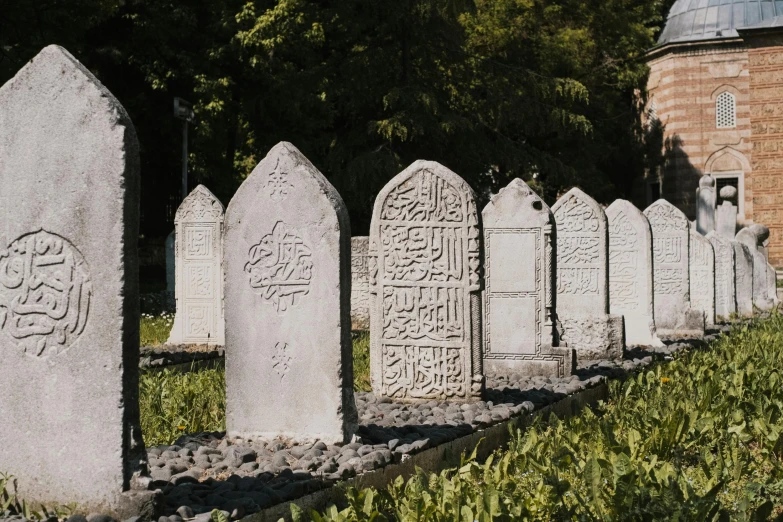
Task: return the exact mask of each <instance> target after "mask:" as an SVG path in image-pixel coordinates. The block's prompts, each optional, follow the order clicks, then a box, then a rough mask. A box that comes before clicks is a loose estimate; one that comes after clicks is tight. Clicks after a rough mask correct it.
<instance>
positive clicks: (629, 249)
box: [606, 199, 663, 346]
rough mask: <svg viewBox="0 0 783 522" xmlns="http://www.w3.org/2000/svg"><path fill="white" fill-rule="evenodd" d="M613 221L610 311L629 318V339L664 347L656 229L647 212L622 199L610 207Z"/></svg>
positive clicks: (610, 242) (631, 343) (610, 227)
mask: <svg viewBox="0 0 783 522" xmlns="http://www.w3.org/2000/svg"><path fill="white" fill-rule="evenodd" d="M606 217H607V219H608V220H609V312H610V313H611V314H613V315H621V316H623V317H624V320H625V342H626V344H628V345H637V346H662V345H663V343H662V342H661V340H660V339H658V335H657V334H656V333H655V312H654V307H653V274H652V232H651V231H650V223H649V222H648V221H647V218H646V217H644V214H642V212H641V211H640V210H639V209H638V208H636V207H635V206H634V205H633V204H632V203H631V202H629V201H625V200H624V199H618V200H616V201H615V202H614V203H612V204H611V205H609V208H607V209H606Z"/></svg>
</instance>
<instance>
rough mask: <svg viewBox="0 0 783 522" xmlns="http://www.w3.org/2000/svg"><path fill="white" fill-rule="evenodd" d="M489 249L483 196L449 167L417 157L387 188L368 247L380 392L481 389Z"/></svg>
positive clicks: (475, 394)
mask: <svg viewBox="0 0 783 522" xmlns="http://www.w3.org/2000/svg"><path fill="white" fill-rule="evenodd" d="M480 252H481V226H480V223H479V217H478V213H477V211H476V202H475V195H474V193H473V190H472V189H471V188H470V186H469V185H468V184H467V183H466V182H465V181H464V180H463V179H462V178H460V177H459V176H458V175H457V174H455V173H454V172H452V171H450V170H449V169H447V168H446V167H444V166H442V165H440V164H438V163H435V162H431V161H417V162H415V163H413V164H412V165H411V166H410V167H408V168H407V169H405V170H404V171H402V172H401V173H400V174H398V175H397V176H396V177H394V178H393V179H392V180H391V181H389V183H387V184H386V186H385V187H384V188H383V190H381V192H380V194H378V197H377V198H376V199H375V207H374V208H373V214H372V224H371V227H370V252H369V266H370V299H371V302H370V344H371V348H370V364H371V380H372V387H373V391H374V392H375V394H376V395H377V396H379V397H390V398H393V399H394V400H396V401H417V400H428V401H429V400H446V399H449V400H453V401H468V400H473V399H478V398H479V397H480V396H481V393H482V390H483V385H484V378H483V373H482V357H481V322H480V321H481V272H480V270H481V257H480Z"/></svg>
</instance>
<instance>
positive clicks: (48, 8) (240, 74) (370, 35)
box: [0, 0, 671, 235]
mask: <svg viewBox="0 0 783 522" xmlns="http://www.w3.org/2000/svg"><path fill="white" fill-rule="evenodd" d="M670 4H671V0H655V1H652V2H651V1H645V0H396V1H394V2H391V1H373V2H368V1H366V0H340V1H338V0H249V1H248V0H177V1H173V0H160V1H156V2H145V1H143V0H68V1H66V0H35V1H31V2H17V1H16V0H0V82H4V81H6V80H7V79H8V78H10V77H11V76H12V75H13V74H15V72H16V71H17V70H18V69H19V68H20V67H21V66H22V65H23V64H24V63H25V62H26V61H27V60H28V59H30V58H31V57H32V56H34V55H35V54H36V53H37V52H38V51H39V50H40V49H41V48H42V47H43V46H45V45H48V44H50V43H57V44H61V45H63V46H65V47H66V48H68V49H69V50H70V51H71V52H73V53H74V54H75V55H76V56H77V58H79V59H80V60H81V61H83V62H84V63H85V65H87V66H88V67H89V68H90V69H91V70H93V71H94V72H95V73H96V75H97V76H98V77H99V78H100V79H101V80H102V81H103V82H104V83H105V84H106V85H107V87H109V89H110V90H111V91H112V92H113V93H114V94H115V95H116V96H117V97H118V98H119V99H120V101H121V102H122V103H123V104H124V105H125V107H126V108H127V109H128V111H129V113H130V114H131V117H132V119H133V121H134V123H135V125H136V128H137V132H138V134H139V138H140V141H141V146H142V148H141V151H142V169H143V170H142V180H143V181H142V183H143V190H144V191H143V194H144V199H143V202H142V215H143V222H142V226H143V230H144V231H145V232H146V233H148V234H153V235H154V234H158V235H164V234H165V233H166V232H167V230H168V227H169V226H170V225H169V224H168V223H166V219H165V217H166V216H165V214H166V211H167V210H166V207H167V206H168V207H169V212H170V209H171V208H172V207H174V206H176V204H177V203H178V197H179V194H178V190H179V188H178V187H179V172H180V164H179V161H180V143H181V133H180V126H181V122H179V121H178V120H176V119H174V118H173V115H172V100H173V97H174V96H180V97H183V98H185V99H187V100H189V101H191V102H192V103H193V105H194V109H195V112H196V121H195V123H194V125H193V126H192V128H191V133H190V136H191V139H190V155H189V158H190V164H191V180H192V181H191V184H195V183H196V182H201V183H205V184H206V185H208V186H209V188H210V189H212V190H213V191H214V192H215V193H216V194H217V195H218V196H219V197H220V198H221V199H222V200H223V201H224V202H227V201H228V200H229V199H230V197H231V196H232V194H233V192H234V191H235V190H236V188H237V187H238V185H239V183H241V181H242V179H244V178H245V177H246V176H247V175H248V174H249V173H250V172H251V171H252V169H253V167H254V166H255V165H256V164H257V163H258V161H259V160H260V159H261V158H262V157H263V156H264V155H265V153H266V151H267V150H269V149H270V148H271V147H272V146H273V145H274V144H275V143H277V142H278V141H281V140H286V141H291V142H293V143H294V144H295V145H296V146H297V147H299V148H300V149H301V150H302V151H303V152H304V153H305V154H306V155H307V156H308V157H309V158H310V159H311V160H312V161H313V162H314V164H315V165H316V166H318V167H319V168H320V169H321V170H322V171H323V172H324V174H326V176H327V177H328V178H330V180H331V181H332V183H333V184H334V185H335V186H336V187H337V188H338V190H339V191H340V192H341V194H342V195H343V198H344V199H345V201H346V203H347V205H348V207H349V210H350V212H351V219H352V224H353V232H354V234H355V235H357V234H362V233H366V231H367V228H368V225H369V216H370V212H371V208H372V203H373V201H374V198H375V195H376V194H377V193H378V191H379V190H380V189H381V187H382V186H383V185H384V184H385V183H386V182H387V181H388V180H389V179H390V178H391V177H392V176H394V175H395V174H396V173H397V172H399V171H400V170H402V169H403V168H405V167H406V166H407V165H408V164H410V163H411V162H412V161H414V160H416V159H430V160H435V161H439V162H441V163H443V164H444V165H446V166H448V167H449V168H451V169H452V170H454V171H456V172H457V173H459V174H460V175H462V176H463V177H464V178H466V179H467V180H468V182H469V183H470V184H471V185H472V186H473V187H474V188H475V189H477V191H478V192H479V194H480V196H481V197H483V198H487V197H488V196H489V195H490V194H491V193H492V192H495V191H497V190H498V189H499V188H500V187H502V186H504V185H505V184H506V183H507V182H508V181H509V180H510V179H512V178H514V177H521V178H523V179H525V180H526V181H528V182H530V183H532V184H533V185H534V186H535V187H536V189H537V190H539V191H540V192H542V194H543V195H544V196H545V197H546V199H547V200H549V201H550V202H552V201H553V200H554V199H555V198H556V196H557V195H558V194H559V193H560V192H562V191H563V190H564V189H567V188H568V187H570V186H573V185H581V186H583V187H584V188H586V189H588V190H589V192H590V193H591V194H593V195H595V196H596V197H597V198H598V199H599V200H604V201H610V200H611V199H612V198H614V197H622V196H625V197H629V196H631V194H632V191H633V187H634V181H635V180H637V179H638V178H639V176H641V175H642V173H643V172H644V169H645V167H646V166H647V164H648V162H649V161H650V159H649V157H650V150H651V149H650V147H649V146H646V140H645V129H644V127H643V126H642V118H640V112H641V110H642V109H641V107H642V106H643V101H644V86H645V82H646V74H647V68H646V65H645V64H644V60H643V57H644V52H645V50H647V49H648V48H650V47H652V46H653V45H654V37H655V35H656V33H657V32H658V31H659V30H660V26H661V22H662V16H661V15H662V14H663V13H665V12H666V10H667V9H668V7H669V5H670ZM640 95H641V96H640ZM640 100H641V101H640Z"/></svg>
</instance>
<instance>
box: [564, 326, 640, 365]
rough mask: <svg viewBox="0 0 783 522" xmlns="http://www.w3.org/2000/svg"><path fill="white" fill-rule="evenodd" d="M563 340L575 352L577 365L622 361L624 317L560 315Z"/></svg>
mask: <svg viewBox="0 0 783 522" xmlns="http://www.w3.org/2000/svg"><path fill="white" fill-rule="evenodd" d="M560 320H561V321H562V323H563V340H564V341H565V342H567V343H568V346H570V347H572V348H574V349H575V351H576V357H577V363H581V362H582V361H592V360H596V359H622V357H623V346H624V345H625V332H624V330H623V316H621V315H608V314H607V315H594V316H579V315H573V316H570V315H564V314H561V315H560Z"/></svg>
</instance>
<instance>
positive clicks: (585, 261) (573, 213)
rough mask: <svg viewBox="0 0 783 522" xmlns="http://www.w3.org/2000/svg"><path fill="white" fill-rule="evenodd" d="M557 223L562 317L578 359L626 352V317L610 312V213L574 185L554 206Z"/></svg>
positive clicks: (602, 357)
mask: <svg viewBox="0 0 783 522" xmlns="http://www.w3.org/2000/svg"><path fill="white" fill-rule="evenodd" d="M552 213H553V214H554V216H555V222H556V224H557V303H558V305H557V316H558V318H559V319H560V321H561V323H562V325H563V338H564V339H565V341H566V342H567V343H569V346H571V347H573V348H574V349H575V350H576V355H577V358H578V359H579V360H580V361H582V360H591V359H618V358H622V356H623V348H624V346H623V338H624V336H623V318H622V317H620V316H616V315H609V250H608V244H609V234H608V230H607V221H606V215H605V214H604V211H603V210H602V209H601V207H600V205H598V203H596V202H595V200H594V199H593V198H591V197H590V196H588V195H587V194H585V193H584V192H582V191H581V190H579V189H578V188H572V189H571V190H569V191H568V192H567V193H566V194H565V195H563V197H561V198H560V199H559V200H557V203H555V205H554V206H553V207H552Z"/></svg>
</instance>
